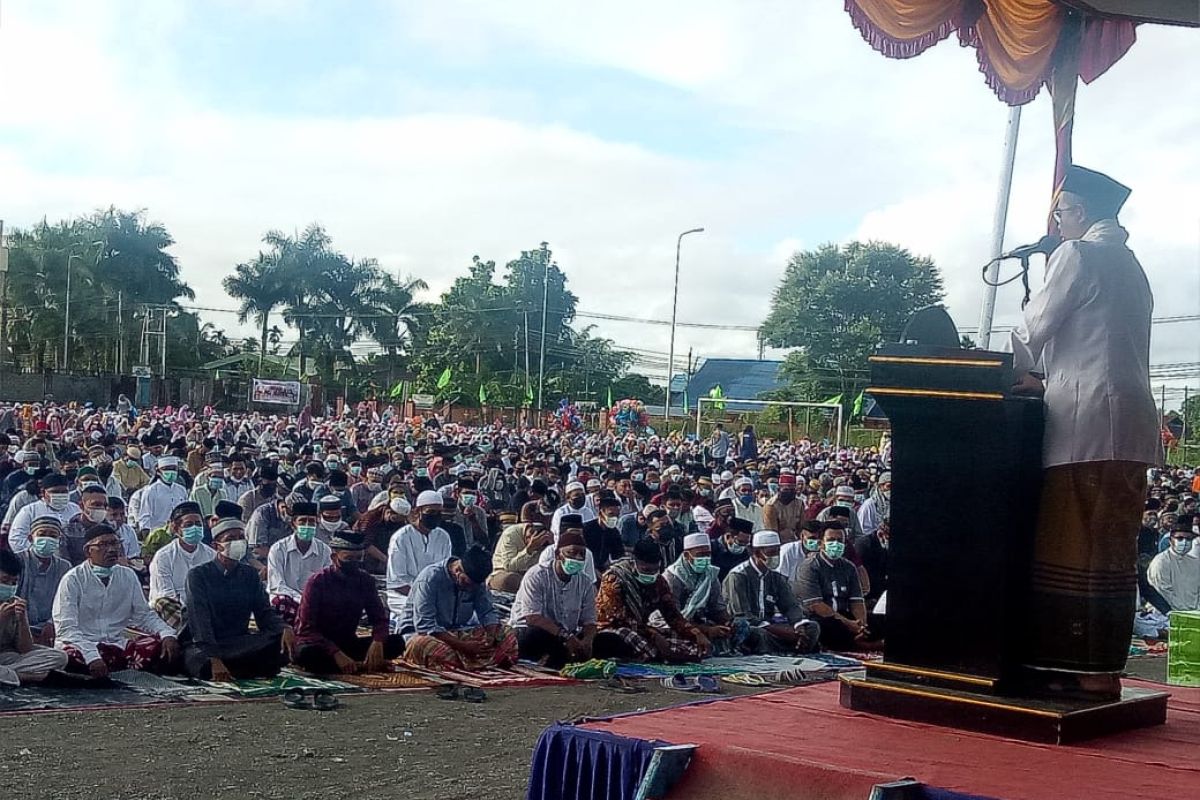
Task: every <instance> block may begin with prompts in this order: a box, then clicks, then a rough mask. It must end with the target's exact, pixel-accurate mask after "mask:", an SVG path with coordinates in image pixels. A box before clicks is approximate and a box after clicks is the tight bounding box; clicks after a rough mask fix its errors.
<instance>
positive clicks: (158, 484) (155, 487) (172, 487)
mask: <svg viewBox="0 0 1200 800" xmlns="http://www.w3.org/2000/svg"><path fill="white" fill-rule="evenodd" d="M141 494H142V497H141V500H140V501H139V502H138V508H137V518H136V519H137V526H138V530H142V531H147V532H149V531H152V530H154V529H155V528H161V527H162V526H163V525H166V524H167V521H168V520H169V519H170V518H171V512H172V511H174V510H175V506H177V505H179V504H180V503H183V502H185V501H186V500H187V499H188V493H187V489H185V488H184V486H183V484H182V483H172V484H166V483H163V482H162V481H157V480H156V481H155V482H154V483H152V484H150V485H149V486H147V487H146V488H144V489H142V492H141Z"/></svg>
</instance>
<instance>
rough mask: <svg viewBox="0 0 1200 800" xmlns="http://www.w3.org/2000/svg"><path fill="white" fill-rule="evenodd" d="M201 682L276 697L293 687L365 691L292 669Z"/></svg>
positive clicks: (240, 693)
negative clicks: (227, 679) (240, 677)
mask: <svg viewBox="0 0 1200 800" xmlns="http://www.w3.org/2000/svg"><path fill="white" fill-rule="evenodd" d="M200 684H201V685H202V686H207V687H210V688H212V689H215V690H218V691H224V692H226V693H229V694H236V695H238V696H239V697H274V696H276V695H281V694H283V693H284V692H287V691H290V690H291V689H307V690H316V689H328V690H329V691H331V692H361V691H363V689H362V687H359V686H354V685H352V684H349V683H343V682H342V681H340V680H338V681H330V680H322V679H320V678H312V677H309V676H307V675H301V674H299V673H297V672H292V671H290V670H284V671H283V672H281V673H279V674H278V675H276V676H275V677H274V678H251V679H248V680H235V681H229V682H225V683H218V682H216V681H200Z"/></svg>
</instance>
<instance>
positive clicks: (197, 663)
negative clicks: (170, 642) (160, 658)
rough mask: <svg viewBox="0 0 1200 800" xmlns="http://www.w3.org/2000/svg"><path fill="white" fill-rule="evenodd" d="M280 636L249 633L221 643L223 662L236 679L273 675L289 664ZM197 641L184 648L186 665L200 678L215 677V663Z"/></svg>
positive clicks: (270, 676)
mask: <svg viewBox="0 0 1200 800" xmlns="http://www.w3.org/2000/svg"><path fill="white" fill-rule="evenodd" d="M280 638H281V637H280V635H279V634H275V635H273V636H271V635H267V634H263V633H245V634H242V635H241V636H235V637H234V638H232V639H227V640H225V641H223V642H220V650H221V656H220V658H221V661H223V662H224V663H225V667H226V669H228V670H229V674H230V675H232V676H233V677H235V678H272V677H274V676H276V675H278V674H279V670H281V669H283V666H284V664H286V663H287V656H285V655H284V654H283V653H282V652H281V650H282V646H281V643H280ZM209 658H210V657H209V656H208V655H207V654H205V653H204V652H203V651H201V649H200V648H199V647H197V646H196V645H195V644H192V643H189V644H186V645H184V648H183V667H184V669H185V670H187V674H188V675H190V676H192V677H193V678H196V679H197V680H202V681H207V680H211V679H212V662H211V661H210V660H209Z"/></svg>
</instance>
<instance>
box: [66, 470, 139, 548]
mask: <svg viewBox="0 0 1200 800" xmlns="http://www.w3.org/2000/svg"><path fill="white" fill-rule="evenodd" d="M79 503H80V509H79V516H77V517H75V518H74V519H72V520H69V521H68V522H67V524H66V525H65V526H63V540H62V545H63V547H62V555H63V557H64V558H66V559H67V561H70V562H71V565H72V566H74V565H76V564H80V563H82V562H83V560H84V558H86V557H87V556H86V555H85V554H84V552H83V537H84V535H85V534H86V533H87V531H88V528H91V527H92V526H93V525H95V524H97V523H99V522H104V521H105V520H107V518H108V495H107V494H105V493H104V489H103V488H101V487H100V484H98V483H89V484H87V485H86V486H84V488H83V491H82V492H81V493H80V497H79ZM122 555H124V553H122Z"/></svg>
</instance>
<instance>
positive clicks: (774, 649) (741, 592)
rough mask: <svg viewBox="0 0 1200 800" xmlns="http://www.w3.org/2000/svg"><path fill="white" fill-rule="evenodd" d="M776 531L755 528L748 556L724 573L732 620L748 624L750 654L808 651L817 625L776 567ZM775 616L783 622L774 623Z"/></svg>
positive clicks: (816, 636) (813, 646) (817, 635)
mask: <svg viewBox="0 0 1200 800" xmlns="http://www.w3.org/2000/svg"><path fill="white" fill-rule="evenodd" d="M779 549H780V544H779V534H777V533H776V532H775V531H758V532H757V533H755V534H754V539H753V540H752V541H751V545H750V558H749V559H748V560H747V561H746V562H744V563H742V564H739V565H737V566H736V567H734V568H733V569H732V570H730V572H729V574H728V575H726V576H725V584H724V589H725V598H726V600H727V601H728V603H729V612H730V613H731V614H732V615H733V617H734V619H739V620H743V621H745V623H746V625H748V626H749V635H748V637H747V638H746V642H745V645H744V646H745V648H746V649H747V650H748V651H749V652H751V653H760V654H761V653H811V652H813V651H815V650H816V649H817V641H818V639H819V638H820V628H819V627H818V626H817V623H815V622H814V621H813V620H811V619H809V618H808V614H806V613H805V610H804V607H803V606H801V605H800V603H799V602H797V600H796V595H795V594H793V593H792V587H791V585H790V584H789V583H788V581H787V579H786V578H785V577H784V576H783V575H781V574H780V573H779V572H778V569H779ZM776 616H782V617H784V618H786V620H787V622H774V621H773V620H774V619H775V617H776Z"/></svg>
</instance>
